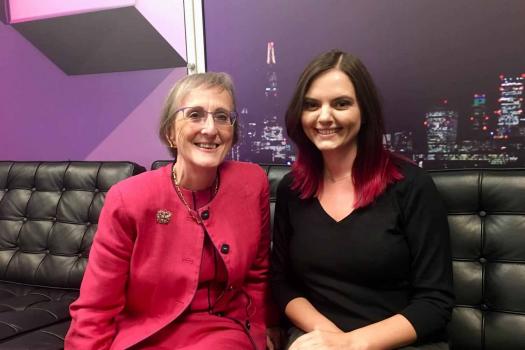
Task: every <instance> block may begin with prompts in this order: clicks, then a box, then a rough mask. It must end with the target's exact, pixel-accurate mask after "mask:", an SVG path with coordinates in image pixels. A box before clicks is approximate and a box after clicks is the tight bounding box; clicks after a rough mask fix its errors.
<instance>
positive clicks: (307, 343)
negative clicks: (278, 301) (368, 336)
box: [289, 330, 371, 350]
mask: <svg viewBox="0 0 525 350" xmlns="http://www.w3.org/2000/svg"><path fill="white" fill-rule="evenodd" d="M355 338H356V337H353V336H352V334H351V333H344V332H327V331H322V330H315V331H312V332H310V333H306V334H304V335H302V336H300V337H299V338H297V340H296V341H294V342H293V344H292V345H291V346H290V349H289V350H370V349H371V347H370V346H369V344H368V343H367V342H365V341H364V339H355Z"/></svg>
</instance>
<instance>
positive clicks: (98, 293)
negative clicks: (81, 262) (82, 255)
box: [65, 189, 134, 350]
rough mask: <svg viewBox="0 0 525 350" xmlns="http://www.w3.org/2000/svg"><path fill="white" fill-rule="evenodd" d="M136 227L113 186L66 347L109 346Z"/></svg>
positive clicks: (73, 311) (120, 306)
mask: <svg viewBox="0 0 525 350" xmlns="http://www.w3.org/2000/svg"><path fill="white" fill-rule="evenodd" d="M132 232H133V229H132V225H131V223H130V220H129V218H128V216H127V215H126V210H125V208H124V205H123V203H122V198H121V195H120V192H118V190H116V189H111V190H110V191H109V192H108V193H107V195H106V200H105V204H104V207H103V209H102V212H101V214H100V219H99V224H98V230H97V233H96V235H95V239H94V242H93V245H92V248H91V252H90V255H89V262H88V265H87V268H86V272H85V274H84V278H83V280H82V285H81V288H80V297H79V298H78V299H77V300H76V301H75V302H74V303H73V304H71V306H70V311H71V317H72V321H71V326H70V328H69V331H68V333H67V336H66V339H65V349H97V350H99V349H109V347H110V346H111V343H112V342H113V339H114V337H115V333H116V325H115V316H116V315H117V314H119V313H120V312H121V311H122V309H123V308H124V305H125V301H126V300H125V285H126V281H127V279H128V271H129V259H130V256H131V251H132V249H133V243H134V237H133V234H132Z"/></svg>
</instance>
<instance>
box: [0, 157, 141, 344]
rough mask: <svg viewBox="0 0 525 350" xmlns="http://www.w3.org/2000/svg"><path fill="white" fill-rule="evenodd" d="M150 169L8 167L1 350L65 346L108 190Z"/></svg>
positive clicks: (0, 268) (1, 243)
mask: <svg viewBox="0 0 525 350" xmlns="http://www.w3.org/2000/svg"><path fill="white" fill-rule="evenodd" d="M142 171H144V168H142V167H140V166H137V165H136V164H133V163H130V162H8V161H3V162H0V349H18V348H20V349H24V348H27V349H39V348H46V349H54V348H57V349H59V348H61V347H63V338H64V335H65V334H66V332H67V329H68V327H69V322H70V316H69V305H70V304H71V303H72V302H73V301H74V300H75V299H76V298H78V295H79V288H80V283H81V281H82V277H83V275H84V270H85V267H86V265H87V261H88V257H89V251H90V248H91V243H92V241H93V237H94V235H95V232H96V230H97V223H98V217H99V214H100V210H101V209H102V206H103V204H104V198H105V195H106V192H107V191H108V190H109V188H110V187H111V186H112V185H113V184H115V183H116V182H118V181H120V180H122V179H124V178H126V177H129V176H132V175H135V174H137V173H139V172H142ZM29 344H32V345H29ZM45 344H48V345H49V346H47V347H46V345H45ZM55 345H57V346H55Z"/></svg>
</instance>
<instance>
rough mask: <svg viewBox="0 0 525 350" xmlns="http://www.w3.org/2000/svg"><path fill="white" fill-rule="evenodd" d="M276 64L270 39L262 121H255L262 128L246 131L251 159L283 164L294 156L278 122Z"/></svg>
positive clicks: (280, 117)
mask: <svg viewBox="0 0 525 350" xmlns="http://www.w3.org/2000/svg"><path fill="white" fill-rule="evenodd" d="M276 64H277V60H276V55H275V44H274V42H273V41H270V42H268V45H267V51H266V84H265V89H264V95H265V100H264V101H265V103H264V107H263V109H262V110H261V112H262V113H261V114H262V115H263V120H262V123H257V124H258V125H259V127H260V128H262V129H259V130H255V129H254V130H252V129H251V128H249V130H247V131H248V133H249V134H250V135H251V134H253V136H250V138H251V141H250V142H251V152H252V154H253V155H255V157H256V158H257V159H252V160H255V161H259V162H265V163H268V162H271V163H281V164H285V163H290V162H291V161H293V159H294V156H293V153H292V147H291V145H290V144H289V143H288V140H287V139H286V137H285V131H284V127H283V126H282V124H281V123H279V120H282V119H283V117H282V116H281V115H280V114H281V113H282V112H281V111H280V108H279V107H280V106H279V99H278V95H279V86H278V77H277V71H276ZM254 126H255V125H254Z"/></svg>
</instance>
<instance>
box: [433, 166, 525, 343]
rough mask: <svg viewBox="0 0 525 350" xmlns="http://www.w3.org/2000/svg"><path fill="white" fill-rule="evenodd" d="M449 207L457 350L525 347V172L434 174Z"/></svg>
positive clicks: (453, 326)
mask: <svg viewBox="0 0 525 350" xmlns="http://www.w3.org/2000/svg"><path fill="white" fill-rule="evenodd" d="M431 175H432V177H433V179H434V183H435V184H436V186H437V188H438V190H439V191H440V193H441V195H442V197H443V199H444V201H445V203H446V205H447V209H448V221H449V226H450V234H451V244H452V255H453V268H454V290H455V293H456V307H455V309H454V312H453V315H452V321H451V323H450V325H449V333H450V338H451V343H452V345H453V346H454V348H456V349H488V350H493V349H494V350H495V349H498V350H499V349H505V350H507V349H525V169H491V170H488V169H487V170H483V169H479V170H478V169H476V170H443V171H432V172H431Z"/></svg>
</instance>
